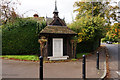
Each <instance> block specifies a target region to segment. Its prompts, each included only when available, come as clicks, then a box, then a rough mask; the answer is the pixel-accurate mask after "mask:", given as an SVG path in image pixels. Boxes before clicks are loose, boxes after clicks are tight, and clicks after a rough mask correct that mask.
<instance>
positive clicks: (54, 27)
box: [39, 2, 77, 60]
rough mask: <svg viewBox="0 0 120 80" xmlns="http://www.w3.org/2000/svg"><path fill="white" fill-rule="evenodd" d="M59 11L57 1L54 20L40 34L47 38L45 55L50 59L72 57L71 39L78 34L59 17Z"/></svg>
mask: <svg viewBox="0 0 120 80" xmlns="http://www.w3.org/2000/svg"><path fill="white" fill-rule="evenodd" d="M58 13H59V12H58V10H57V5H56V2H55V10H54V12H53V14H54V16H53V20H52V21H51V22H50V23H49V24H48V25H47V26H46V27H45V28H44V29H43V30H42V31H41V32H40V34H39V38H40V37H42V36H44V37H45V38H46V39H47V42H46V46H45V49H44V51H43V56H44V57H46V58H47V59H49V60H60V59H67V58H71V57H72V55H73V54H72V46H71V42H70V40H71V37H73V36H75V35H77V33H75V32H74V31H72V30H71V29H70V28H68V27H67V26H66V24H65V22H64V21H63V20H61V19H60V18H59V15H58ZM45 50H46V51H45Z"/></svg>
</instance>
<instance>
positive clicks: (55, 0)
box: [54, 0, 58, 12]
mask: <svg viewBox="0 0 120 80" xmlns="http://www.w3.org/2000/svg"><path fill="white" fill-rule="evenodd" d="M54 12H58V10H57V1H56V0H55V10H54Z"/></svg>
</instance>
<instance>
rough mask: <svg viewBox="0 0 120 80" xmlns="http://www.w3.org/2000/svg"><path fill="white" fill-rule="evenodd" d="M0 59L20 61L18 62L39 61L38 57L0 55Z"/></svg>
mask: <svg viewBox="0 0 120 80" xmlns="http://www.w3.org/2000/svg"><path fill="white" fill-rule="evenodd" d="M0 57H3V58H6V59H10V58H14V59H20V60H34V61H37V60H39V58H38V56H36V55H1V56H0Z"/></svg>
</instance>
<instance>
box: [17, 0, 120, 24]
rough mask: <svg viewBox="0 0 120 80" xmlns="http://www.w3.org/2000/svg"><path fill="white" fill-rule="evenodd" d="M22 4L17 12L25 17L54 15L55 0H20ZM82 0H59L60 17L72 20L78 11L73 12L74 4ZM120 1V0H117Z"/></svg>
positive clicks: (67, 21) (68, 21)
mask: <svg viewBox="0 0 120 80" xmlns="http://www.w3.org/2000/svg"><path fill="white" fill-rule="evenodd" d="M19 1H20V3H21V5H19V6H18V7H17V12H18V13H19V14H20V15H21V14H24V17H33V15H34V14H35V13H37V14H38V15H39V16H40V17H46V16H47V17H53V11H54V8H55V0H19ZM76 1H80V0H57V9H58V11H59V17H60V18H64V17H65V21H66V23H70V22H72V18H73V19H74V18H75V15H76V13H73V10H74V9H75V8H74V7H73V4H74V3H75V2H76ZM116 1H119V0H116Z"/></svg>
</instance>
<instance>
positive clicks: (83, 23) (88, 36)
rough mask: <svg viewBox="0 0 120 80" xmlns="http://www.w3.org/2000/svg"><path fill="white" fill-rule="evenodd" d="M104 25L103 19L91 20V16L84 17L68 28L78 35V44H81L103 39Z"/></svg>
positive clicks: (98, 17) (94, 18)
mask: <svg viewBox="0 0 120 80" xmlns="http://www.w3.org/2000/svg"><path fill="white" fill-rule="evenodd" d="M104 24H105V19H103V18H101V17H100V16H96V17H93V18H91V16H89V15H86V16H85V17H81V18H80V19H79V20H76V21H75V22H73V23H72V24H70V25H68V27H70V28H71V29H72V30H74V31H75V32H77V33H78V42H82V41H87V40H92V39H94V38H96V37H98V38H101V37H103V35H104V34H105V32H106V31H105V26H104Z"/></svg>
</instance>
